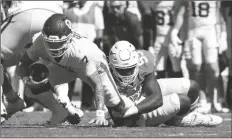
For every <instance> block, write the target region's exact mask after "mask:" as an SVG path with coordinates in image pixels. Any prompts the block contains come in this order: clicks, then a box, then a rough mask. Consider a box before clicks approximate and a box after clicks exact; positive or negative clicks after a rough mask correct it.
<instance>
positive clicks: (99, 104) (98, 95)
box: [95, 85, 105, 110]
mask: <svg viewBox="0 0 232 139" xmlns="http://www.w3.org/2000/svg"><path fill="white" fill-rule="evenodd" d="M104 99H105V98H104V90H103V86H102V85H97V86H96V89H95V104H96V109H97V110H104Z"/></svg>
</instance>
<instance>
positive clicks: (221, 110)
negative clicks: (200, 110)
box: [212, 103, 230, 113]
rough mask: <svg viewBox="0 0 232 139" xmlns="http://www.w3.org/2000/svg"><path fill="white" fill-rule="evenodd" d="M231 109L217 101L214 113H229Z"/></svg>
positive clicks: (213, 108) (213, 109)
mask: <svg viewBox="0 0 232 139" xmlns="http://www.w3.org/2000/svg"><path fill="white" fill-rule="evenodd" d="M229 112H230V109H228V108H226V107H223V105H222V104H221V103H215V104H214V107H212V113H229Z"/></svg>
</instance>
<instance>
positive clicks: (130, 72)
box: [111, 64, 138, 86]
mask: <svg viewBox="0 0 232 139" xmlns="http://www.w3.org/2000/svg"><path fill="white" fill-rule="evenodd" d="M111 68H112V70H113V75H114V77H116V79H117V80H118V81H119V82H120V84H122V85H123V86H128V85H130V84H131V83H133V82H134V80H135V79H136V77H137V75H138V66H137V64H136V65H133V66H132V67H127V68H122V67H114V66H111Z"/></svg>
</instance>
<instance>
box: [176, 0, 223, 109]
mask: <svg viewBox="0 0 232 139" xmlns="http://www.w3.org/2000/svg"><path fill="white" fill-rule="evenodd" d="M178 4H179V5H178V6H176V7H179V8H176V11H175V12H176V13H174V15H176V21H175V24H174V26H173V29H172V31H171V43H172V44H173V45H174V46H176V45H177V44H178V43H181V41H180V39H179V38H178V36H177V34H178V33H179V30H180V28H181V27H182V25H183V26H184V25H185V27H186V30H185V32H186V40H185V48H184V52H185V53H184V54H185V58H186V62H187V67H188V70H189V75H190V79H192V80H195V81H197V82H198V83H199V84H200V81H201V80H202V79H201V74H200V70H201V68H202V63H203V61H204V62H205V70H206V74H205V75H206V79H207V82H206V90H207V92H206V94H207V95H208V102H209V105H210V107H209V109H208V108H203V107H202V108H203V109H202V110H203V111H202V112H205V113H208V112H209V111H211V105H212V102H213V93H214V89H216V88H217V86H218V84H217V81H218V79H219V66H218V48H219V49H221V48H222V47H219V45H220V42H223V40H225V38H226V29H225V22H224V19H222V16H221V12H220V11H221V10H220V1H180V2H179V3H178ZM177 9H178V10H177ZM187 11H188V12H187ZM184 22H186V23H184ZM201 96H204V93H203V92H202V95H201ZM202 98H204V97H201V100H200V102H204V105H205V106H207V104H205V101H206V100H203V99H202ZM204 109H205V110H204Z"/></svg>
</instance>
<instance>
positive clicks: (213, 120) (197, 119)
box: [168, 112, 222, 127]
mask: <svg viewBox="0 0 232 139" xmlns="http://www.w3.org/2000/svg"><path fill="white" fill-rule="evenodd" d="M171 120H172V122H171V123H172V124H168V125H172V126H181V127H195V126H205V127H214V126H217V125H220V124H221V123H222V118H221V117H220V116H216V115H212V114H201V113H198V112H191V113H189V114H187V115H186V116H175V117H173V118H172V119H171Z"/></svg>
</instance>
